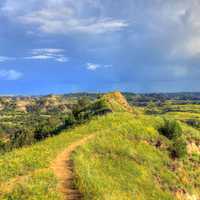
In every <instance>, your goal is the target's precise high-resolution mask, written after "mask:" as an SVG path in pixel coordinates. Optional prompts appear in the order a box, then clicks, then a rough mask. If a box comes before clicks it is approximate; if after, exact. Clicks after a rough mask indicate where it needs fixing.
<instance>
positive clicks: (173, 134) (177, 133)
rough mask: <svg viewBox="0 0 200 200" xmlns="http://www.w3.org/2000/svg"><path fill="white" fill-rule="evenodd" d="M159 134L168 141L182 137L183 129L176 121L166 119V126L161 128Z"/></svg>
mask: <svg viewBox="0 0 200 200" xmlns="http://www.w3.org/2000/svg"><path fill="white" fill-rule="evenodd" d="M159 132H160V133H161V134H162V135H164V136H165V137H167V138H168V139H176V138H179V137H181V135H182V128H181V126H180V124H179V123H178V122H177V121H176V120H171V119H164V124H163V126H162V127H160V128H159Z"/></svg>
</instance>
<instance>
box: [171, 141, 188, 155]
mask: <svg viewBox="0 0 200 200" xmlns="http://www.w3.org/2000/svg"><path fill="white" fill-rule="evenodd" d="M186 147H187V146H186V141H185V140H184V139H183V138H182V137H181V138H178V139H176V140H174V141H173V143H172V145H171V147H170V149H169V150H170V153H171V156H172V158H182V157H184V156H185V155H186V154H187V148H186Z"/></svg>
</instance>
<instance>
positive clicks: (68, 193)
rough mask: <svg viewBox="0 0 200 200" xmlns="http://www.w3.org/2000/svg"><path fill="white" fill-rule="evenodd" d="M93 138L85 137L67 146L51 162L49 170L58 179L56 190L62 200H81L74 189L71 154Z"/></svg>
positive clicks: (91, 136) (80, 196)
mask: <svg viewBox="0 0 200 200" xmlns="http://www.w3.org/2000/svg"><path fill="white" fill-rule="evenodd" d="M92 138H94V134H93V135H89V136H86V137H84V138H82V139H80V140H78V141H76V142H74V143H72V144H71V145H69V146H68V147H67V148H66V149H65V150H64V151H63V152H62V153H61V154H59V155H58V156H57V158H56V159H55V160H54V161H53V163H52V165H51V168H52V169H53V171H54V173H55V175H56V176H57V178H58V184H59V185H58V189H59V191H60V192H61V193H62V194H63V195H64V200H80V199H83V196H82V194H81V193H80V192H79V191H78V190H77V189H76V188H75V187H74V184H73V181H74V173H73V162H72V160H71V154H72V153H73V152H74V151H75V150H76V148H78V147H79V146H82V145H84V144H85V143H87V142H88V141H89V140H91V139H92Z"/></svg>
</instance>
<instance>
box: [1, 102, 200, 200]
mask: <svg viewBox="0 0 200 200" xmlns="http://www.w3.org/2000/svg"><path fill="white" fill-rule="evenodd" d="M114 106H117V105H114ZM122 111H123V110H120V112H114V113H112V114H108V115H106V116H101V117H97V118H95V119H93V120H91V121H90V122H88V123H86V124H84V125H80V126H78V127H76V128H74V129H72V130H68V131H63V132H62V133H61V134H60V135H58V136H55V137H52V138H48V139H46V140H44V141H42V142H39V143H37V144H34V145H32V146H28V147H23V148H21V149H16V150H13V151H12V152H9V153H6V154H4V155H1V156H0V199H2V200H44V199H48V200H61V199H62V194H60V193H59V192H58V189H57V179H56V177H55V175H54V174H53V171H52V170H51V168H50V165H51V163H52V161H53V160H54V159H55V158H56V156H57V155H58V154H59V153H61V152H62V151H63V150H64V149H65V148H67V146H68V145H70V144H71V143H73V142H75V141H77V140H79V139H80V138H82V137H84V136H86V135H88V134H92V133H95V135H96V138H95V140H93V141H91V142H90V143H89V144H87V145H84V146H83V147H81V148H79V149H78V150H77V152H76V153H75V154H74V155H73V159H74V163H75V173H76V185H77V187H78V188H79V190H80V191H81V192H82V193H83V194H84V200H92V199H93V200H129V199H130V200H132V199H136V200H147V199H148V200H159V199H160V200H173V199H175V195H174V194H175V192H176V191H177V190H178V189H181V190H184V191H187V193H188V194H191V195H192V194H195V195H198V193H200V185H199V181H198V180H199V178H200V177H199V174H200V171H199V168H198V166H199V164H200V156H199V155H197V154H192V155H188V156H187V157H186V158H184V159H182V160H177V161H174V160H172V159H171V158H170V156H169V152H168V149H167V148H168V146H169V145H170V141H169V140H168V139H167V138H165V137H164V136H161V135H160V134H159V133H158V131H157V129H158V127H159V125H160V124H161V123H162V119H161V118H160V117H159V116H157V117H155V116H145V115H142V114H137V115H133V114H130V113H127V112H122ZM172 117H173V116H172ZM182 128H183V131H184V135H185V137H186V138H187V139H191V140H197V139H199V138H200V133H199V131H198V130H195V129H193V128H192V127H189V126H187V125H185V124H182ZM158 141H161V146H160V147H156V144H157V142H158Z"/></svg>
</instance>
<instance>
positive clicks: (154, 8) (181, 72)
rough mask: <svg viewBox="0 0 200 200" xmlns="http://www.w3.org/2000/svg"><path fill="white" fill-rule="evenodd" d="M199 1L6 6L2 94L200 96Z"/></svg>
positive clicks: (0, 12)
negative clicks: (185, 93) (116, 92)
mask: <svg viewBox="0 0 200 200" xmlns="http://www.w3.org/2000/svg"><path fill="white" fill-rule="evenodd" d="M199 10H200V1H199V0H189V1H188V0H45V1H41V0H27V1H21V0H1V1H0V95H41V94H50V93H55V94H61V93H71V92H83V91H85V92H106V91H114V90H121V91H130V92H137V93H138V92H141V93H143V92H179V91H191V92H192V91H200V89H199V85H200V12H199Z"/></svg>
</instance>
